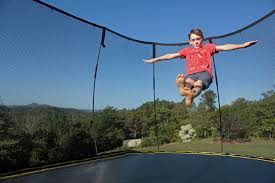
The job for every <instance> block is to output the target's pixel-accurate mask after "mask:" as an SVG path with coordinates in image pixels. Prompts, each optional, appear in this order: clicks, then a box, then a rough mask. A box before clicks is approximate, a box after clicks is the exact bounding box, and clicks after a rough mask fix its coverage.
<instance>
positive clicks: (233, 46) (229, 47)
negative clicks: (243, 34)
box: [216, 41, 257, 51]
mask: <svg viewBox="0 0 275 183" xmlns="http://www.w3.org/2000/svg"><path fill="white" fill-rule="evenodd" d="M256 43H257V41H248V42H245V43H243V44H225V45H217V46H216V50H217V51H230V50H236V49H241V48H247V47H249V46H252V45H254V44H256Z"/></svg>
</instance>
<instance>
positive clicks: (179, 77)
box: [176, 74, 184, 86]
mask: <svg viewBox="0 0 275 183" xmlns="http://www.w3.org/2000/svg"><path fill="white" fill-rule="evenodd" d="M176 84H177V86H184V75H183V74H179V75H177V78H176Z"/></svg>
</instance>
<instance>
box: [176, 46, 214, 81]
mask: <svg viewBox="0 0 275 183" xmlns="http://www.w3.org/2000/svg"><path fill="white" fill-rule="evenodd" d="M215 53H218V51H217V50H216V45H214V44H209V43H208V44H206V45H202V46H201V47H200V48H197V49H196V48H193V47H186V48H183V49H182V50H180V51H179V54H180V58H186V72H187V73H186V75H189V74H194V73H198V72H203V71H207V72H208V73H209V74H210V76H211V77H212V78H213V74H212V61H211V56H212V55H214V54H215Z"/></svg>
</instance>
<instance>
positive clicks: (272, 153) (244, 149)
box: [135, 139, 275, 159]
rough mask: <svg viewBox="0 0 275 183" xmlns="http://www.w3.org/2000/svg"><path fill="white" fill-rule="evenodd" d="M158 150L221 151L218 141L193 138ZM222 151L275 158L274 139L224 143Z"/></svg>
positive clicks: (152, 149) (151, 148)
mask: <svg viewBox="0 0 275 183" xmlns="http://www.w3.org/2000/svg"><path fill="white" fill-rule="evenodd" d="M135 150H138V151H157V147H156V146H154V147H143V148H136V149H135ZM159 150H160V151H172V152H174V151H193V152H221V145H220V142H215V143H213V141H212V139H202V140H194V141H192V142H188V143H171V144H164V145H161V146H160V147H159ZM223 153H230V154H239V155H247V156H261V157H265V158H273V159H274V158H275V141H274V140H263V139H253V140H252V141H251V142H246V143H225V144H223Z"/></svg>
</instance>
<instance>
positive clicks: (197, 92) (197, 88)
mask: <svg viewBox="0 0 275 183" xmlns="http://www.w3.org/2000/svg"><path fill="white" fill-rule="evenodd" d="M202 91H203V82H202V81H201V80H198V81H196V82H195V83H194V88H193V89H192V92H193V98H196V97H197V96H199V95H200V94H201V92H202Z"/></svg>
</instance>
